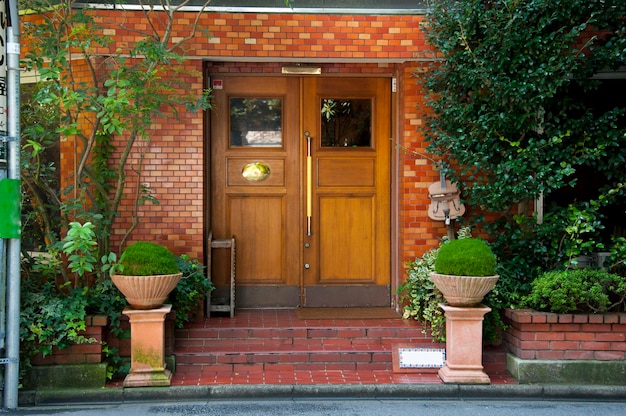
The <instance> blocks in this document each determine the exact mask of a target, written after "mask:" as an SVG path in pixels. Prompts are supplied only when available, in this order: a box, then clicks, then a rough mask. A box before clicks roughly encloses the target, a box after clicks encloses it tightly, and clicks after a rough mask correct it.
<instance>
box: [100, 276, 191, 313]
mask: <svg viewBox="0 0 626 416" xmlns="http://www.w3.org/2000/svg"><path fill="white" fill-rule="evenodd" d="M182 275H183V274H182V273H176V274H161V275H154V276H126V275H121V274H117V275H111V280H113V284H115V286H116V287H117V288H118V289H119V290H120V292H122V294H123V295H124V296H125V297H126V300H127V301H128V304H129V305H130V306H132V307H133V308H135V309H143V310H145V309H155V308H158V307H160V306H161V305H163V302H165V299H167V296H168V295H169V294H170V292H171V291H172V290H174V288H175V287H176V285H177V284H178V282H179V281H180V279H181V277H182Z"/></svg>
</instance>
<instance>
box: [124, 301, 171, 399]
mask: <svg viewBox="0 0 626 416" xmlns="http://www.w3.org/2000/svg"><path fill="white" fill-rule="evenodd" d="M171 310H172V305H163V306H162V307H160V308H157V309H148V310H138V309H131V308H127V309H124V312H123V313H124V315H127V316H128V318H129V321H130V349H131V351H130V354H131V356H130V360H131V364H130V373H128V375H127V376H126V378H125V379H124V387H139V386H169V385H170V384H171V380H172V372H171V371H169V370H167V369H166V368H165V315H167V314H168V313H169V312H170V311H171Z"/></svg>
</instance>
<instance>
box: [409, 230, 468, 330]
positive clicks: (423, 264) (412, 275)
mask: <svg viewBox="0 0 626 416" xmlns="http://www.w3.org/2000/svg"><path fill="white" fill-rule="evenodd" d="M471 236H472V234H471V229H470V228H469V227H463V228H461V229H460V230H459V232H458V233H457V238H458V239H465V238H471ZM448 241H449V240H448V238H447V237H444V238H442V240H441V245H440V246H439V247H437V248H432V249H430V250H428V251H426V252H425V253H424V254H423V255H422V257H419V258H416V259H415V260H413V261H409V262H407V279H406V281H405V282H404V283H403V284H402V285H400V287H399V288H398V291H399V293H400V294H401V298H400V301H401V303H402V304H403V305H404V307H403V313H402V317H403V318H404V319H409V318H411V319H415V320H417V321H419V322H421V323H422V324H424V330H423V332H424V333H427V332H428V331H430V335H431V337H432V338H433V341H435V342H444V341H445V340H446V320H445V316H444V313H443V310H442V309H441V308H440V307H439V304H440V303H442V302H445V299H444V298H443V295H442V294H441V292H440V291H439V289H437V287H436V286H435V284H434V283H433V281H432V280H431V278H430V277H429V274H430V272H432V271H435V262H436V260H437V254H438V252H439V248H440V247H441V246H442V245H443V244H447V243H448Z"/></svg>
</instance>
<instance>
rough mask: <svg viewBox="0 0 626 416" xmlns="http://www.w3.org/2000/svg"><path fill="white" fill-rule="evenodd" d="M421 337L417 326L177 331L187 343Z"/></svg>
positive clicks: (181, 340)
mask: <svg viewBox="0 0 626 416" xmlns="http://www.w3.org/2000/svg"><path fill="white" fill-rule="evenodd" d="M330 338H334V339H359V338H361V339H385V338H387V339H397V338H407V339H409V338H410V339H421V340H423V341H424V342H429V341H430V340H431V338H430V337H429V336H428V335H426V334H423V333H422V328H421V327H419V326H415V325H412V326H403V327H388V328H382V327H376V328H362V327H361V328H355V327H349V326H346V327H338V328H328V327H320V328H315V327H306V328H305V327H303V328H269V329H268V328H195V327H190V328H183V329H177V330H176V340H177V342H181V343H187V342H191V341H193V340H207V339H220V340H223V339H239V340H251V339H330Z"/></svg>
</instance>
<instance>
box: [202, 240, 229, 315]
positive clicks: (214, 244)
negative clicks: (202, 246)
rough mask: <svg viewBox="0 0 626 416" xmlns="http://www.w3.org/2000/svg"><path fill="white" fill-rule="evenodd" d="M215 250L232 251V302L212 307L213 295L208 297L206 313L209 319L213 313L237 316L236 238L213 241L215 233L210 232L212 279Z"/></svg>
mask: <svg viewBox="0 0 626 416" xmlns="http://www.w3.org/2000/svg"><path fill="white" fill-rule="evenodd" d="M214 248H228V249H230V300H229V303H228V304H226V305H212V304H211V294H210V293H207V295H206V311H205V314H206V316H207V318H208V317H210V316H211V312H230V317H231V318H232V317H234V316H235V237H234V236H233V237H231V238H222V239H215V240H214V239H213V232H212V231H210V232H209V238H208V241H207V261H206V268H207V276H208V278H209V280H212V279H211V254H212V253H211V252H212V251H213V249H214Z"/></svg>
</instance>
